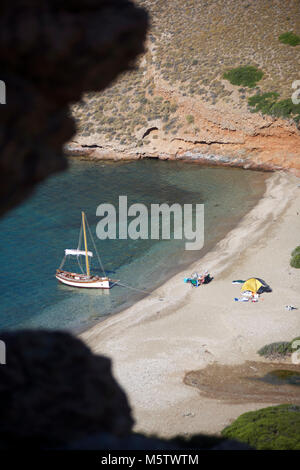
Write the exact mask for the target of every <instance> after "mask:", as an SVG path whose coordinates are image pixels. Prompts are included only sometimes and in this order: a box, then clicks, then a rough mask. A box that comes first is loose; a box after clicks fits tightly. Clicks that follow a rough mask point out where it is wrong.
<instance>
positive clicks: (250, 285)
mask: <svg viewBox="0 0 300 470" xmlns="http://www.w3.org/2000/svg"><path fill="white" fill-rule="evenodd" d="M262 286H263V284H262V283H261V282H260V281H259V280H258V279H255V277H251V278H250V279H247V281H246V282H244V284H243V286H242V291H245V290H250V291H251V292H253V293H254V294H256V292H257V291H258V289H259V288H260V287H262Z"/></svg>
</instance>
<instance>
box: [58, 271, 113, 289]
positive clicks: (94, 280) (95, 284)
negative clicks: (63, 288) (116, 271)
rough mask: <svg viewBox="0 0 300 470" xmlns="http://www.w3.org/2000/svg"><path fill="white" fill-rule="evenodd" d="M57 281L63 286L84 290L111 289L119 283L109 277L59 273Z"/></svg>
mask: <svg viewBox="0 0 300 470" xmlns="http://www.w3.org/2000/svg"><path fill="white" fill-rule="evenodd" d="M55 277H56V279H57V280H58V281H59V282H61V283H62V284H66V285H68V286H72V287H81V288H83V289H110V288H111V287H112V286H113V285H114V284H115V283H116V282H117V281H112V279H109V278H108V277H102V278H101V277H98V276H92V277H91V278H88V277H87V276H81V275H80V274H78V275H76V274H73V273H72V275H70V273H65V272H59V273H57V274H56V275H55Z"/></svg>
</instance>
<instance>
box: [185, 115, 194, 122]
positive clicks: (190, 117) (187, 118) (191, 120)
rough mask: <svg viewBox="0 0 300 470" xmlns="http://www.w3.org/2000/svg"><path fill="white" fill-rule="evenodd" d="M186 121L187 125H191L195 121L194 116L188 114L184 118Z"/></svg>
mask: <svg viewBox="0 0 300 470" xmlns="http://www.w3.org/2000/svg"><path fill="white" fill-rule="evenodd" d="M186 120H187V122H188V124H193V122H194V121H195V119H194V116H192V115H191V114H188V115H187V116H186Z"/></svg>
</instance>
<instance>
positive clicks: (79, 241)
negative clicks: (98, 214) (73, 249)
mask: <svg viewBox="0 0 300 470" xmlns="http://www.w3.org/2000/svg"><path fill="white" fill-rule="evenodd" d="M81 240H82V222H81V225H80V232H79V239H78V246H77V250H79V249H80V247H81Z"/></svg>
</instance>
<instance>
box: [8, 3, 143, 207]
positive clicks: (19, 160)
mask: <svg viewBox="0 0 300 470" xmlns="http://www.w3.org/2000/svg"><path fill="white" fill-rule="evenodd" d="M0 15H1V16H0V60H1V77H0V79H1V80H3V81H4V82H5V85H6V104H5V105H1V107H0V126H1V127H0V144H1V154H0V188H1V189H0V196H1V209H0V213H3V212H4V211H6V210H7V209H9V208H10V207H13V206H14V205H15V204H17V203H19V202H20V201H22V200H23V198H24V197H25V196H26V195H28V194H29V193H30V192H31V191H32V189H33V187H34V185H35V184H36V183H37V182H39V181H41V180H43V179H44V178H45V177H46V176H48V175H50V174H52V173H54V172H56V171H59V170H62V169H63V168H65V167H66V161H65V159H64V157H63V156H62V145H63V144H64V143H65V142H66V141H67V140H69V139H70V138H71V137H72V136H73V134H74V132H75V125H74V121H73V119H72V117H71V115H70V113H69V104H70V103H74V102H75V101H77V100H79V99H80V97H81V94H82V93H83V92H84V91H92V90H93V91H97V90H102V89H103V88H104V87H106V86H107V85H108V84H109V83H110V82H111V81H112V80H113V79H114V78H115V77H116V76H117V75H118V74H119V73H120V72H122V71H124V70H126V69H129V68H130V67H131V66H132V62H133V60H134V59H135V58H136V56H137V55H138V54H139V53H141V52H142V51H143V42H144V39H145V34H146V29H147V14H146V13H145V11H144V10H143V9H141V8H137V7H136V6H134V4H133V3H132V2H130V1H127V0H110V1H109V2H108V1H106V0H65V1H64V2H59V1H58V0H55V1H50V0H42V1H38V0H27V1H26V2H25V1H23V0H17V1H15V2H10V1H8V0H3V1H2V2H1V6H0Z"/></svg>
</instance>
